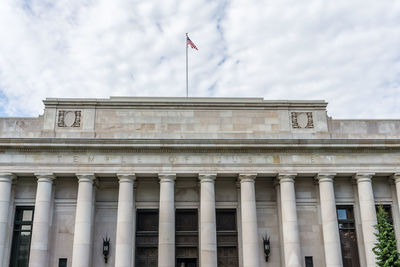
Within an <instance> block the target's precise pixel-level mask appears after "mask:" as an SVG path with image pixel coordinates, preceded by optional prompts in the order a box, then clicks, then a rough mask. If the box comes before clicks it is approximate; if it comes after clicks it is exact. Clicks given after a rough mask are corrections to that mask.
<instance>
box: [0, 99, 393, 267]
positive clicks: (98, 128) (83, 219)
mask: <svg viewBox="0 0 400 267" xmlns="http://www.w3.org/2000/svg"><path fill="white" fill-rule="evenodd" d="M44 105H45V108H44V113H43V115H40V116H39V117H37V118H0V266H1V267H28V266H30V267H66V266H68V267H71V266H72V267H106V266H115V267H132V266H135V267H147V266H151V267H153V266H159V267H174V266H178V267H197V266H201V267H216V266H219V267H228V266H229V267H235V266H240V267H272V266H274V267H278V266H287V267H300V266H306V267H310V266H329V267H338V266H345V267H350V266H352V267H353V266H354V267H358V266H368V267H372V266H375V257H374V254H373V252H372V247H373V246H374V242H375V241H376V239H375V236H374V232H375V230H374V227H373V226H374V224H376V207H377V205H383V207H384V208H385V209H386V210H387V211H388V212H389V214H390V216H389V218H388V220H390V221H391V222H392V223H393V225H394V228H395V232H396V236H397V240H398V241H400V213H399V199H400V183H399V181H400V119H399V120H335V119H332V118H330V117H328V116H327V112H326V106H327V103H326V102H324V101H268V100H264V99H260V98H132V97H111V98H109V99H54V98H50V99H46V100H44ZM371 112H373V111H371ZM398 247H399V246H398Z"/></svg>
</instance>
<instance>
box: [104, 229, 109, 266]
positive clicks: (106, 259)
mask: <svg viewBox="0 0 400 267" xmlns="http://www.w3.org/2000/svg"><path fill="white" fill-rule="evenodd" d="M109 254H110V238H108V237H107V235H106V238H105V239H104V238H103V255H104V262H105V263H107V261H108V255H109Z"/></svg>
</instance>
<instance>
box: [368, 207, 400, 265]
mask: <svg viewBox="0 0 400 267" xmlns="http://www.w3.org/2000/svg"><path fill="white" fill-rule="evenodd" d="M376 217H377V220H378V224H376V225H375V226H374V227H375V229H376V230H378V232H377V233H376V234H375V235H376V237H377V239H378V242H377V243H375V247H374V248H373V249H372V250H373V251H374V253H375V255H376V265H377V266H380V267H392V266H399V267H400V257H399V256H400V255H399V253H398V252H397V246H396V238H395V235H394V230H393V225H392V224H391V223H390V222H389V221H388V214H387V212H386V211H385V210H384V209H383V207H382V206H381V205H380V206H379V207H378V212H377V214H376Z"/></svg>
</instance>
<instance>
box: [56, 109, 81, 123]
mask: <svg viewBox="0 0 400 267" xmlns="http://www.w3.org/2000/svg"><path fill="white" fill-rule="evenodd" d="M57 125H58V127H80V126H81V111H80V110H59V111H58V123H57Z"/></svg>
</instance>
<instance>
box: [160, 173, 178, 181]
mask: <svg viewBox="0 0 400 267" xmlns="http://www.w3.org/2000/svg"><path fill="white" fill-rule="evenodd" d="M158 179H160V183H174V182H175V180H176V174H175V173H159V174H158Z"/></svg>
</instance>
